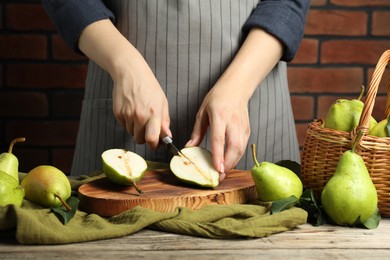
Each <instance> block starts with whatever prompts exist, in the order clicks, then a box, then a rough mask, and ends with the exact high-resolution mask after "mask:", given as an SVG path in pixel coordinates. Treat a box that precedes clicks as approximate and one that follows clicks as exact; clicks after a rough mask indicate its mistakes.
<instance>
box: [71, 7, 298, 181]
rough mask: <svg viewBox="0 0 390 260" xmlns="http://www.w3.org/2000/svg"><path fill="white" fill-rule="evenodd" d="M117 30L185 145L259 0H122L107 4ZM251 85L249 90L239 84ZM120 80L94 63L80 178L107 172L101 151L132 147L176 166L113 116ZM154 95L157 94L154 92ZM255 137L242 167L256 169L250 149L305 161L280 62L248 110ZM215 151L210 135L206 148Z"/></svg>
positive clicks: (76, 167) (267, 156) (76, 168)
mask: <svg viewBox="0 0 390 260" xmlns="http://www.w3.org/2000/svg"><path fill="white" fill-rule="evenodd" d="M107 2H108V7H109V8H110V9H111V10H112V11H113V12H114V14H115V15H116V21H115V23H116V26H117V28H118V29H119V30H120V31H121V33H122V34H123V35H124V36H125V37H126V38H127V39H129V41H130V42H131V43H132V44H133V45H134V46H135V47H136V48H137V49H138V50H139V52H140V53H141V54H142V55H143V56H144V58H145V59H146V61H147V62H148V64H149V66H150V68H151V69H152V71H153V72H154V74H155V76H156V78H157V80H158V82H159V83H160V85H161V87H162V89H163V90H164V92H165V93H166V96H167V98H168V102H169V112H170V117H171V131H172V134H173V137H174V141H175V143H176V144H177V146H178V147H183V146H184V144H185V143H186V142H187V141H188V140H189V139H190V136H191V132H192V129H193V126H194V122H195V116H196V113H197V110H198V108H199V106H200V105H201V103H202V100H203V98H204V96H205V95H206V93H207V92H208V91H209V89H210V88H211V87H212V86H213V84H214V82H216V80H217V79H218V77H219V76H220V75H221V74H222V72H223V71H224V70H225V68H226V67H227V66H228V64H229V63H230V61H231V60H232V58H233V57H234V55H235V53H236V52H237V49H238V48H239V46H240V43H241V41H242V35H241V28H242V26H243V24H244V23H245V21H246V20H247V18H248V16H249V15H250V13H251V11H252V10H253V9H254V8H255V6H256V4H257V3H258V2H259V1H258V0H209V1H206V0H128V1H124V0H117V1H107ZM237 87H243V86H237ZM112 88H113V81H112V79H111V78H110V76H109V75H108V74H107V73H106V72H105V71H103V70H102V69H101V68H100V67H99V66H97V65H96V64H95V63H93V62H90V63H89V69H88V73H87V78H86V89H85V97H84V101H83V106H82V113H81V118H80V128H79V132H78V136H77V143H76V150H75V155H74V160H73V165H72V169H71V174H72V175H82V174H89V173H91V172H94V171H99V170H101V153H102V152H103V151H104V150H106V149H111V148H124V149H127V150H130V151H133V152H135V153H137V154H139V155H141V156H142V157H144V158H145V159H147V160H152V161H161V162H169V160H170V158H171V155H170V154H169V153H168V152H167V150H166V149H165V147H163V146H161V147H160V148H159V149H158V150H157V151H153V150H151V149H150V148H149V147H148V146H147V145H137V144H135V142H134V141H133V138H132V136H130V135H129V134H127V133H126V131H125V130H124V129H122V128H121V126H120V125H119V124H118V123H117V122H116V120H115V118H114V115H113V112H112ZM151 95H153V93H151ZM248 108H249V116H250V123H251V135H250V138H249V142H248V146H247V151H246V154H245V155H244V156H243V157H242V159H241V161H240V162H239V164H238V165H237V166H236V168H237V169H250V168H251V167H252V166H253V160H252V157H251V152H250V144H251V143H256V144H257V153H258V155H257V156H258V160H259V161H272V162H275V161H279V160H282V159H290V160H294V161H297V162H299V148H298V143H297V138H296V132H295V124H294V119H293V115H292V111H291V103H290V95H289V90H288V85H287V75H286V64H285V63H284V62H279V63H278V64H277V66H275V68H274V69H273V70H272V72H271V73H270V74H269V75H268V76H267V78H266V79H265V80H263V82H262V83H261V85H260V86H259V87H258V88H257V90H256V91H255V93H254V94H253V96H252V99H251V100H250V102H249V104H248ZM201 146H203V147H207V148H208V149H210V142H209V136H208V135H207V136H206V137H205V139H204V140H203V143H202V144H201Z"/></svg>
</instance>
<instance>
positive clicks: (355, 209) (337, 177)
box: [321, 134, 378, 226]
mask: <svg viewBox="0 0 390 260" xmlns="http://www.w3.org/2000/svg"><path fill="white" fill-rule="evenodd" d="M360 135H361V134H360ZM357 139H359V138H357ZM356 143H357V141H356V142H355V143H354V144H353V146H352V149H351V150H348V151H346V152H344V153H343V154H342V155H341V157H340V160H339V162H338V164H337V168H336V171H335V173H334V175H333V176H332V177H331V178H330V179H329V181H328V182H327V183H326V185H325V187H324V189H323V191H322V194H321V202H322V206H323V208H324V210H325V212H326V213H327V214H328V216H329V217H330V218H331V219H332V220H333V221H334V222H335V223H336V224H338V225H346V226H352V225H353V224H354V223H355V222H356V221H357V220H358V219H359V220H360V221H361V222H365V221H366V220H367V219H368V218H370V217H371V216H372V215H373V214H374V213H375V212H376V209H377V206H378V195H377V191H376V188H375V186H374V183H373V182H372V180H371V178H370V175H369V173H368V170H367V167H366V165H365V163H364V160H363V158H362V157H361V156H360V155H359V154H357V153H356V152H355V146H356Z"/></svg>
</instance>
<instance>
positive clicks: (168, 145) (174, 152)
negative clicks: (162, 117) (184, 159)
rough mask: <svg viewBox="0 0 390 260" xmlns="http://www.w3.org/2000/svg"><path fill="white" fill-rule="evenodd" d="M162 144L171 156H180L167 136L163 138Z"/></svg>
mask: <svg viewBox="0 0 390 260" xmlns="http://www.w3.org/2000/svg"><path fill="white" fill-rule="evenodd" d="M162 141H163V143H164V144H165V145H166V146H167V148H168V150H169V151H170V152H171V153H172V154H173V155H180V151H179V149H177V147H176V146H175V145H174V144H173V141H172V138H170V137H169V136H165V137H164V138H163V139H162Z"/></svg>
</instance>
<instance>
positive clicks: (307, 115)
mask: <svg viewBox="0 0 390 260" xmlns="http://www.w3.org/2000/svg"><path fill="white" fill-rule="evenodd" d="M291 105H292V109H293V114H294V118H295V120H311V119H313V113H314V98H313V97H309V96H291Z"/></svg>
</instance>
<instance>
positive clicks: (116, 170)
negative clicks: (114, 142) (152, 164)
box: [102, 149, 148, 188]
mask: <svg viewBox="0 0 390 260" xmlns="http://www.w3.org/2000/svg"><path fill="white" fill-rule="evenodd" d="M102 160H103V171H104V172H105V174H106V175H107V177H108V179H110V180H111V181H112V182H114V183H116V184H118V185H124V186H131V185H134V186H135V183H136V182H137V181H139V180H140V179H141V178H142V176H143V175H144V173H145V171H146V169H147V168H148V165H147V163H146V161H145V159H144V158H142V157H141V156H139V155H138V154H136V153H133V152H130V151H126V150H124V149H110V150H106V151H104V152H103V153H102ZM135 187H136V186H135ZM136 188H137V187H136Z"/></svg>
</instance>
